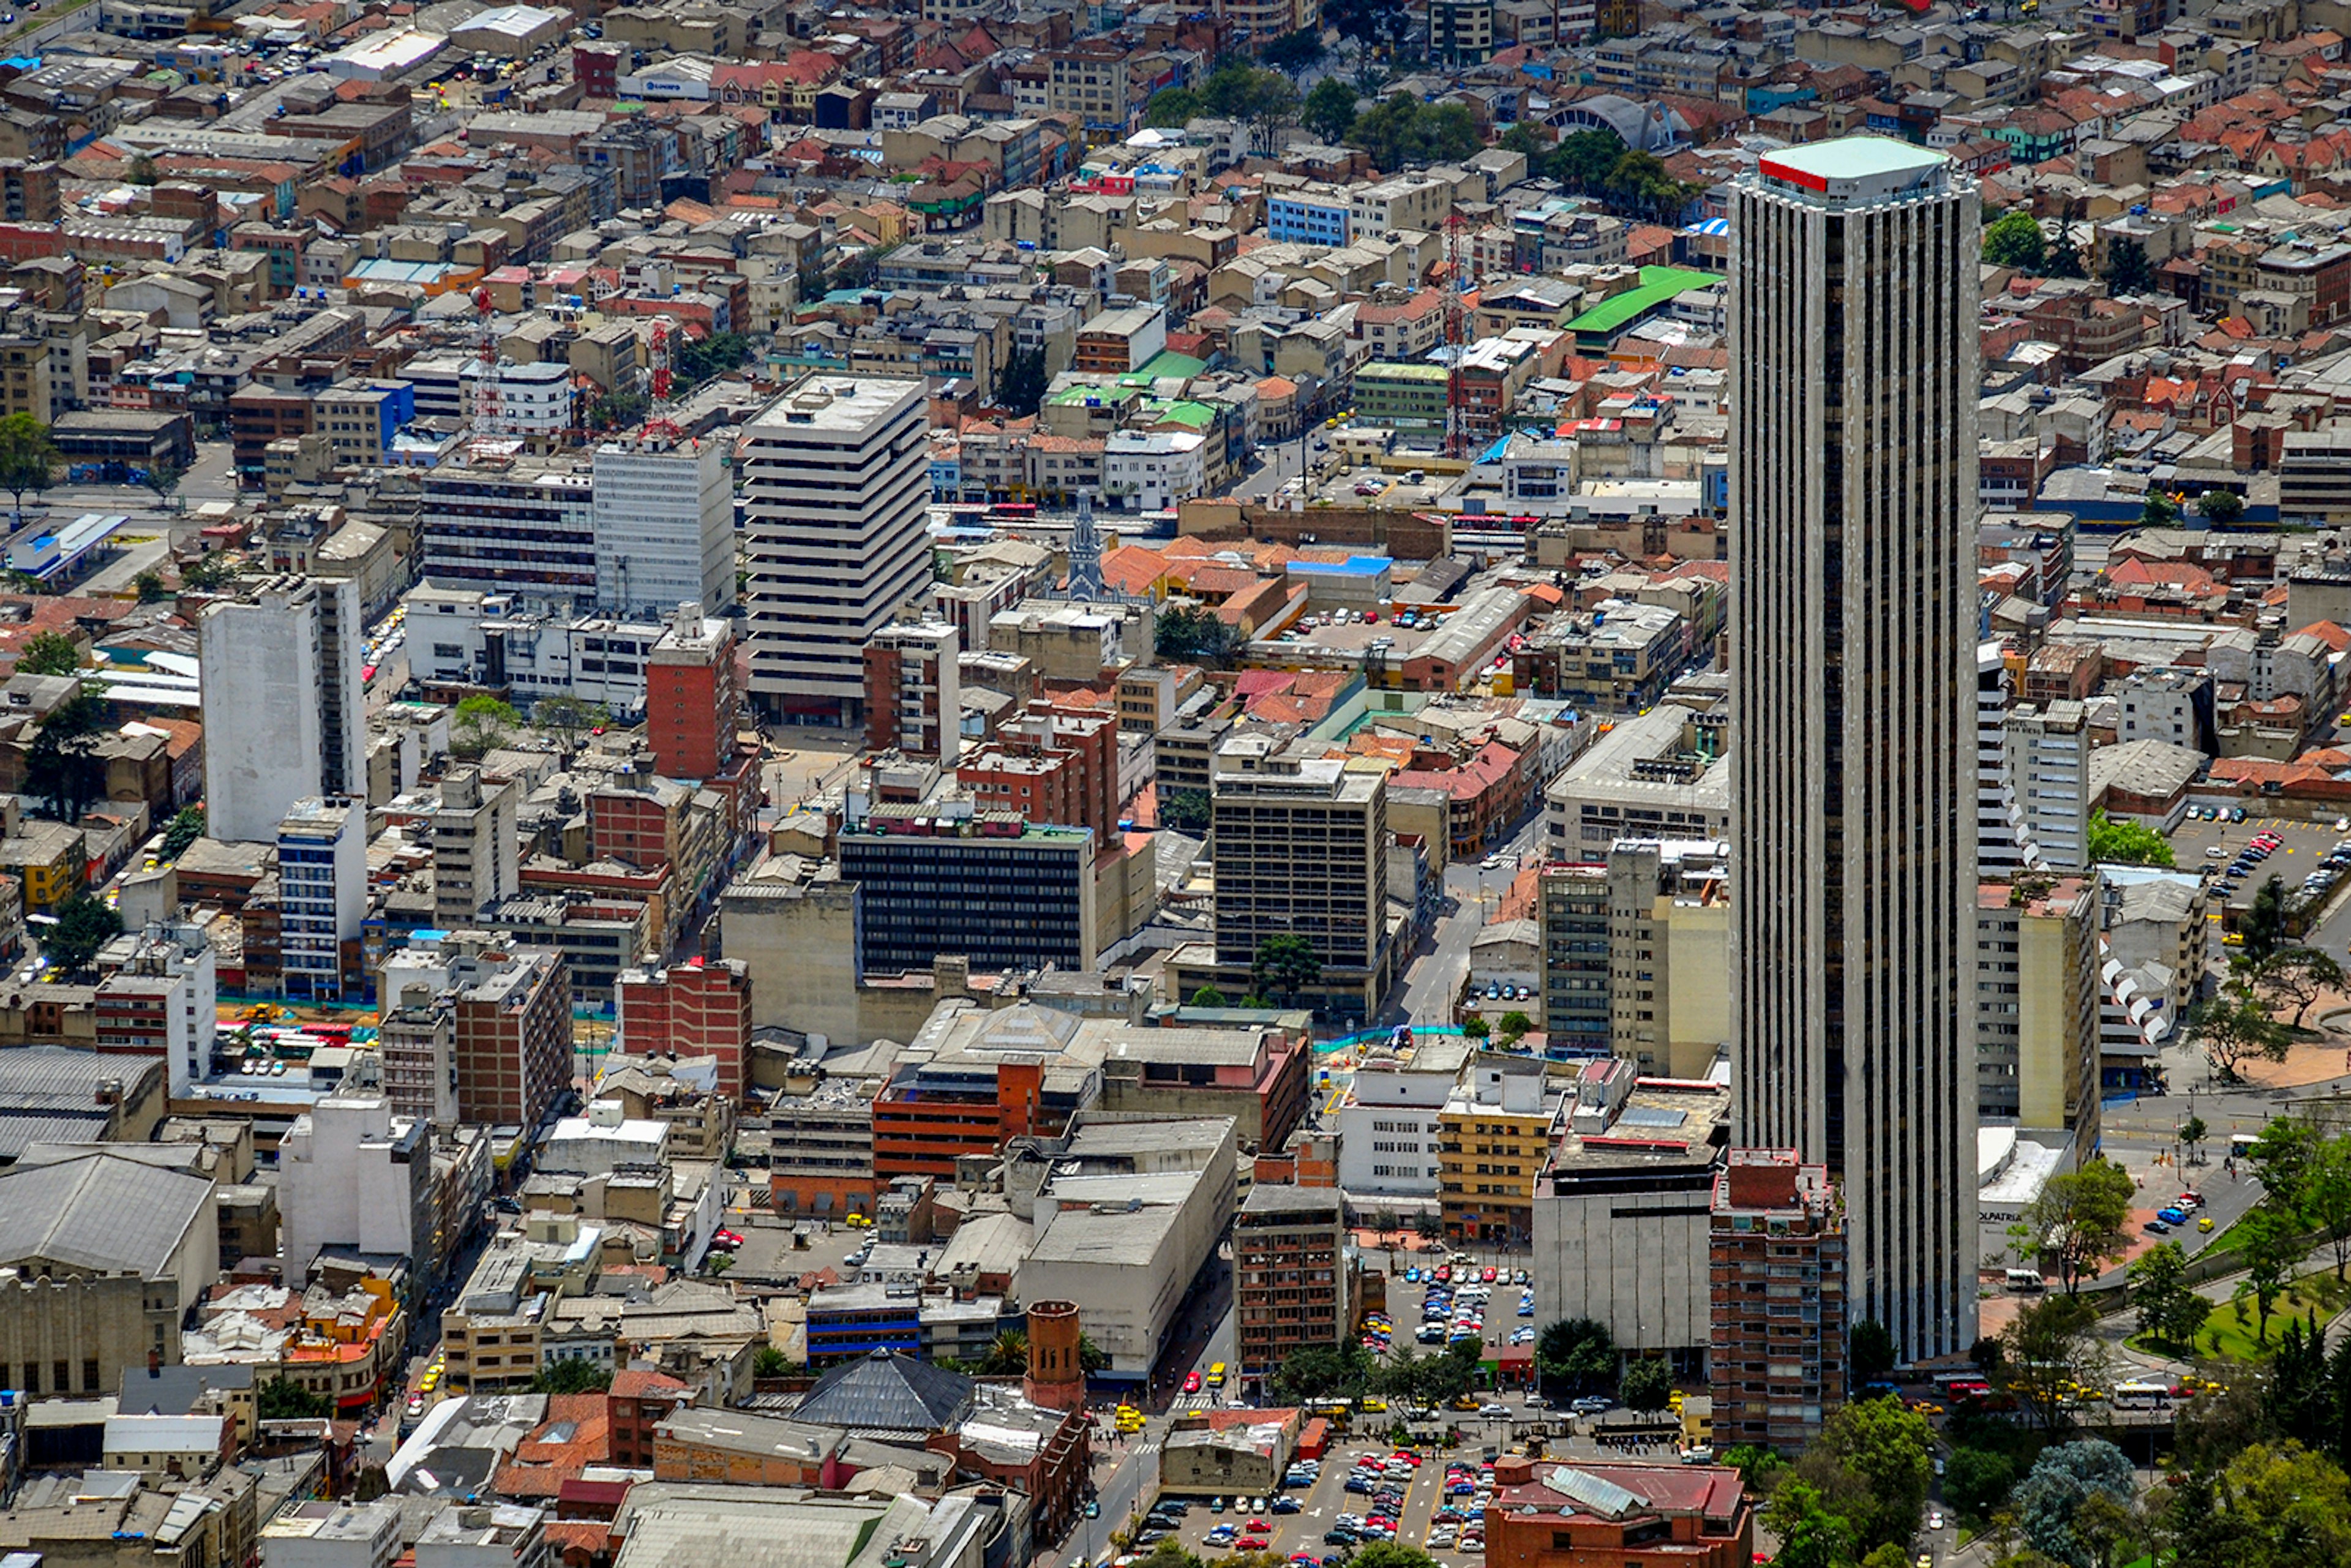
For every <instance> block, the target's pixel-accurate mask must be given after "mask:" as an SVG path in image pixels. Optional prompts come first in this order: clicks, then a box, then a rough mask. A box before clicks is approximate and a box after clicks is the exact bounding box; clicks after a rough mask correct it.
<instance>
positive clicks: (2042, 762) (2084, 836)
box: [2005, 702, 2090, 871]
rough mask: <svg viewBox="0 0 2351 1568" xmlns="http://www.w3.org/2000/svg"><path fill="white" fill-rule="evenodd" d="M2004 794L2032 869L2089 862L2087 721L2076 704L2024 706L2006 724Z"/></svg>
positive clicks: (2069, 868)
mask: <svg viewBox="0 0 2351 1568" xmlns="http://www.w3.org/2000/svg"><path fill="white" fill-rule="evenodd" d="M2005 728H2006V742H2007V745H2006V750H2007V753H2008V792H2009V797H2010V799H2011V800H2014V801H2015V802H2016V810H2017V815H2018V817H2019V818H2020V819H2021V820H2022V822H2023V823H2024V841H2025V845H2026V851H2027V854H2028V857H2029V858H2030V859H2031V860H2032V862H2033V863H2034V864H2035V865H2042V866H2048V867H2051V868H2053V869H2054V870H2057V871H2081V870H2083V869H2084V868H2085V867H2086V866H2088V865H2089V863H2090V716H2089V710H2088V709H2087V708H2085V706H2083V705H2082V704H2080V703H2077V702H2053V703H2042V704H2033V703H2026V704H2024V705H2022V706H2020V707H2017V708H2015V709H2013V710H2012V711H2011V712H2010V714H2009V715H2008V717H2007V721H2006V725H2005Z"/></svg>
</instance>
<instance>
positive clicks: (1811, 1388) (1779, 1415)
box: [1707, 1149, 1845, 1563]
mask: <svg viewBox="0 0 2351 1568" xmlns="http://www.w3.org/2000/svg"><path fill="white" fill-rule="evenodd" d="M1707 1257H1708V1278H1709V1281H1710V1287H1709V1290H1708V1317H1709V1320H1710V1323H1711V1328H1712V1331H1713V1332H1712V1337H1711V1343H1710V1345H1709V1355H1708V1364H1709V1365H1710V1366H1711V1368H1712V1372H1713V1381H1712V1392H1713V1395H1714V1440H1715V1441H1716V1442H1717V1443H1719V1444H1721V1445H1723V1446H1725V1447H1729V1446H1730V1445H1732V1444H1737V1443H1760V1444H1763V1445H1765V1446H1767V1447H1770V1448H1782V1449H1793V1448H1799V1447H1801V1446H1802V1444H1803V1443H1805V1442H1806V1441H1807V1440H1809V1439H1810V1438H1812V1437H1817V1436H1818V1435H1819V1433H1820V1429H1821V1419H1822V1417H1823V1416H1825V1415H1827V1414H1828V1413H1829V1412H1830V1411H1833V1410H1834V1409H1835V1408H1836V1407H1837V1406H1840V1405H1842V1404H1844V1394H1845V1379H1844V1334H1843V1333H1841V1332H1839V1330H1838V1326H1837V1325H1840V1324H1842V1323H1843V1322H1844V1309H1845V1290H1844V1260H1845V1247H1844V1214H1843V1211H1842V1210H1840V1209H1839V1208H1838V1207H1837V1204H1836V1195H1835V1192H1834V1189H1833V1188H1832V1187H1831V1186H1829V1177H1828V1169H1827V1167H1826V1166H1808V1165H1805V1164H1804V1163H1803V1162H1802V1159H1801V1157H1800V1156H1799V1155H1797V1153H1796V1151H1795V1150H1793V1149H1733V1150H1731V1151H1730V1154H1729V1159H1728V1161H1727V1163H1726V1164H1725V1165H1724V1166H1723V1170H1722V1173H1721V1174H1720V1175H1719V1176H1716V1177H1715V1184H1714V1202H1713V1212H1712V1215H1711V1218H1710V1219H1709V1223H1708V1240H1707ZM1767 1281H1768V1282H1767ZM1739 1561H1740V1562H1741V1563H1744V1562H1745V1561H1746V1559H1745V1558H1744V1557H1742V1558H1740V1559H1739Z"/></svg>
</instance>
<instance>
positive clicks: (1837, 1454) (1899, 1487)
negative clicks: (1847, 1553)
mask: <svg viewBox="0 0 2351 1568" xmlns="http://www.w3.org/2000/svg"><path fill="white" fill-rule="evenodd" d="M1932 1442H1933V1434H1932V1433H1931V1432H1929V1431H1928V1427H1927V1418H1926V1417H1925V1416H1921V1415H1919V1414H1918V1413H1917V1412H1916V1411H1914V1410H1911V1409H1909V1408H1908V1407H1907V1406H1904V1405H1903V1403H1902V1402H1901V1401H1900V1400H1898V1399H1864V1400H1860V1401H1858V1402H1856V1403H1855V1404H1851V1405H1847V1406H1844V1407H1843V1408H1842V1409H1840V1410H1838V1411H1837V1412H1836V1413H1835V1414H1834V1415H1833V1416H1830V1417H1829V1418H1828V1419H1827V1420H1826V1421H1824V1422H1823V1423H1822V1424H1821V1434H1820V1436H1819V1437H1817V1438H1815V1439H1813V1443H1812V1445H1811V1447H1809V1448H1806V1449H1805V1450H1804V1453H1803V1456H1802V1458H1799V1459H1798V1460H1797V1461H1796V1474H1797V1475H1798V1476H1799V1477H1801V1478H1802V1479H1804V1480H1806V1481H1808V1482H1810V1483H1811V1484H1812V1485H1813V1486H1814V1487H1817V1488H1819V1489H1820V1490H1821V1493H1822V1495H1823V1497H1824V1498H1826V1499H1827V1500H1828V1505H1829V1506H1830V1507H1831V1508H1833V1509H1834V1510H1835V1511H1837V1512H1838V1513H1839V1514H1842V1515H1843V1516H1844V1519H1845V1520H1846V1521H1848V1522H1849V1523H1850V1524H1851V1525H1852V1527H1853V1534H1854V1543H1855V1546H1856V1547H1858V1548H1860V1549H1862V1550H1864V1551H1867V1550H1870V1549H1873V1548H1876V1547H1878V1546H1882V1545H1885V1544H1886V1543H1887V1542H1897V1543H1898V1542H1907V1541H1908V1540H1909V1539H1910V1538H1911V1537H1912V1536H1913V1535H1916V1534H1917V1532H1918V1519H1919V1515H1920V1514H1921V1513H1922V1512H1924V1511H1925V1510H1926V1507H1927V1484H1928V1477H1929V1474H1930V1467H1929V1465H1928V1448H1929V1447H1930V1446H1931V1445H1932Z"/></svg>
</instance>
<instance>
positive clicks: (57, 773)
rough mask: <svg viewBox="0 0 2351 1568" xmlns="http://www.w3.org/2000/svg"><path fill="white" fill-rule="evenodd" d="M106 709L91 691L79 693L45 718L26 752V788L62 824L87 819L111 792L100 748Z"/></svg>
mask: <svg viewBox="0 0 2351 1568" xmlns="http://www.w3.org/2000/svg"><path fill="white" fill-rule="evenodd" d="M105 727H106V710H105V708H104V707H103V706H100V704H99V701H98V700H97V699H96V698H95V697H93V696H91V695H89V693H88V692H87V691H81V692H77V693H75V694H74V695H72V696H69V697H68V698H67V699H66V700H65V701H63V702H61V703H59V704H58V705H57V706H56V707H54V708H51V709H50V710H49V713H48V716H47V717H46V718H44V719H42V720H41V727H40V731H39V733H38V734H37V735H35V736H34V737H33V744H32V745H31V746H29V747H26V750H25V787H26V792H27V793H29V794H31V795H33V796H34V797H36V798H37V799H38V800H42V801H43V802H45V803H46V804H47V808H48V810H49V814H50V815H51V816H53V817H55V818H57V821H61V822H74V821H80V820H81V814H82V812H83V811H84V810H87V809H88V808H89V804H90V802H91V801H93V800H98V799H99V797H100V796H102V795H103V794H105V793H106V762H105V759H104V758H101V757H99V754H98V747H99V742H100V740H101V739H102V738H103V737H102V736H101V734H100V732H101V731H102V730H103V729H104V728H105Z"/></svg>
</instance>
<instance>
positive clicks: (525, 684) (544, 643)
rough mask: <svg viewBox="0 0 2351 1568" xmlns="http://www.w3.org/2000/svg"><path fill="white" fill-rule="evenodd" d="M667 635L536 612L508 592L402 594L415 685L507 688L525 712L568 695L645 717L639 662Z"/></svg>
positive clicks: (636, 625)
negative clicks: (432, 683)
mask: <svg viewBox="0 0 2351 1568" xmlns="http://www.w3.org/2000/svg"><path fill="white" fill-rule="evenodd" d="M667 629H668V628H667V627H665V626H664V625H663V624H662V623H660V622H655V621H622V620H612V619H609V618H607V617H604V616H600V615H582V616H568V615H560V614H555V613H549V612H538V611H534V610H531V609H529V608H528V607H527V605H526V603H525V602H524V601H523V600H522V599H521V598H520V597H518V596H517V595H516V594H512V593H486V592H484V591H481V590H479V589H475V588H464V587H446V586H441V585H427V586H425V587H422V588H416V589H412V590H410V591H409V594H408V667H409V670H410V672H411V673H412V674H414V675H415V677H416V678H417V679H418V680H420V681H465V682H473V683H476V684H479V685H494V686H497V685H502V686H507V687H509V688H510V689H511V690H512V691H513V694H514V701H515V703H516V705H517V706H520V707H524V708H528V706H530V705H531V704H532V703H534V702H536V701H538V699H539V698H541V697H558V696H569V697H578V698H579V699H580V701H581V702H590V703H601V704H603V705H604V706H606V707H608V708H610V709H611V710H612V712H613V713H614V714H615V715H619V716H635V715H638V714H642V713H643V711H644V706H645V660H646V658H647V657H648V656H649V655H650V654H651V653H653V644H654V643H658V642H660V641H661V639H662V633H663V632H664V631H666V630H667Z"/></svg>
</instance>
